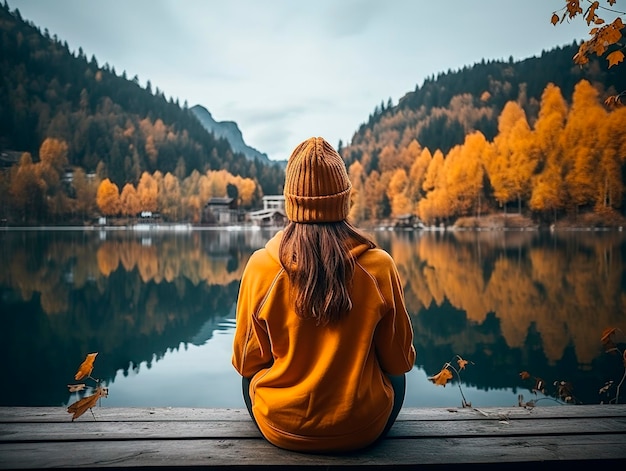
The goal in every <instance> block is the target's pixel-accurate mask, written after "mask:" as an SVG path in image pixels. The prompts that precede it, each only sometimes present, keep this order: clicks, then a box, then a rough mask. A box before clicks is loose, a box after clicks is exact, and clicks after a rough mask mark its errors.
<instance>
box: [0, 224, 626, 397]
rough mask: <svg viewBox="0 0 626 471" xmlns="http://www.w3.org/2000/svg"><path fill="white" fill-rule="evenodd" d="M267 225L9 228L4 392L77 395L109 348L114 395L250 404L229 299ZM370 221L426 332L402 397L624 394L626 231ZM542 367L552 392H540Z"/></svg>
mask: <svg viewBox="0 0 626 471" xmlns="http://www.w3.org/2000/svg"><path fill="white" fill-rule="evenodd" d="M272 235H273V231H264V230H250V229H248V230H232V231H227V230H194V231H190V232H167V231H125V230H107V231H99V230H88V231H82V230H75V231H70V230H54V231H51V230H47V231H46V230H42V231H8V230H2V231H0V267H1V270H0V354H1V357H2V363H1V365H2V366H0V368H1V373H2V378H3V384H4V386H3V387H2V388H0V406H66V405H68V404H69V403H71V402H74V401H75V400H76V399H78V398H80V397H81V394H84V393H73V394H70V393H69V392H68V388H67V385H68V384H73V383H76V381H75V380H74V374H75V373H76V371H77V369H78V366H79V365H80V363H81V362H82V360H83V359H84V358H85V356H86V354H87V353H90V352H98V356H97V358H96V361H95V368H94V370H93V373H92V376H93V377H94V378H98V379H100V380H101V381H102V382H103V383H105V384H106V385H107V386H108V387H109V397H108V398H106V399H102V400H101V406H103V407H114V406H116V407H117V406H141V407H149V406H154V407H156V406H172V407H243V401H242V399H241V393H240V379H239V376H238V375H237V373H236V372H235V371H234V370H233V368H232V366H231V364H230V355H231V342H232V335H233V329H234V307H235V302H236V297H237V291H238V288H239V280H240V278H241V273H242V270H243V268H244V266H245V263H246V261H247V259H248V257H249V256H250V254H251V253H252V252H253V251H254V250H255V249H257V248H259V247H262V246H263V245H264V244H265V242H266V241H267V239H268V238H269V237H271V236H272ZM372 235H373V236H374V237H375V238H376V240H377V242H378V243H379V244H380V245H381V246H382V247H383V248H384V249H386V250H387V251H388V252H389V253H391V255H392V256H393V257H394V259H395V260H396V262H397V264H398V267H399V270H400V273H401V276H402V278H403V281H404V283H405V293H406V300H407V307H408V310H409V313H410V314H411V317H412V322H413V328H414V332H415V341H414V343H415V347H416V350H417V360H416V364H415V366H414V368H413V370H412V371H411V372H410V373H409V375H408V383H407V395H406V402H405V405H406V406H410V407H428V406H435V407H457V406H460V405H461V391H460V390H459V384H460V385H461V388H462V392H463V394H464V395H465V398H466V400H467V401H469V402H471V403H472V405H473V406H476V407H481V406H482V407H487V406H513V405H517V403H518V395H519V394H522V395H523V397H524V400H531V399H540V398H548V397H552V396H554V393H555V387H554V386H553V383H554V382H555V381H568V382H570V383H571V384H572V385H573V387H574V390H573V394H574V396H575V397H576V398H577V399H578V401H579V402H582V403H592V404H594V403H595V404H597V403H600V402H602V401H604V402H607V401H608V400H609V399H611V398H614V397H615V387H613V388H612V389H611V390H610V391H609V392H610V393H611V394H610V395H608V396H607V395H601V394H599V390H600V388H601V387H602V386H604V384H605V383H606V382H607V381H610V380H613V381H615V385H616V384H617V383H618V382H619V380H620V379H621V376H622V374H623V371H624V367H623V365H622V362H621V359H620V358H619V357H618V356H612V355H608V354H606V353H605V352H604V349H603V346H602V343H601V341H600V338H601V336H602V332H603V331H604V329H606V328H610V327H616V328H619V329H621V331H624V332H626V286H625V284H626V281H625V280H624V267H625V261H626V236H625V235H624V234H623V233H621V232H566V233H557V234H550V233H539V232H460V233H432V232H426V233H422V232H391V231H381V232H373V233H372ZM621 341H622V342H623V337H622V339H621ZM619 347H620V348H621V349H622V350H623V347H624V344H623V343H621V344H619ZM456 355H459V356H461V357H462V358H464V359H466V360H469V361H471V362H472V363H471V364H469V365H468V366H467V368H466V369H465V370H464V371H462V372H461V382H460V383H459V381H458V380H457V378H456V377H455V378H454V379H453V381H452V383H449V384H448V385H447V386H446V387H441V386H435V385H434V384H433V383H432V382H430V381H429V380H428V376H432V375H434V374H436V373H437V372H439V371H440V369H441V368H442V367H443V366H444V364H445V363H446V362H452V361H454V360H455V357H456ZM522 371H527V372H529V373H530V375H531V379H529V380H526V381H524V380H522V379H521V378H520V372H522ZM533 378H540V379H542V380H543V382H544V384H545V385H546V390H545V394H542V393H539V394H533V392H532V391H531V389H532V388H533V386H534V385H535V382H534V380H533ZM83 382H84V381H83ZM86 384H87V385H91V384H93V382H91V381H87V382H86ZM624 389H626V386H623V387H622V393H621V396H620V399H619V401H620V403H624V402H626V396H625V394H624V392H623V390H624ZM539 405H545V406H550V405H556V402H555V401H553V400H551V399H542V400H541V401H540V402H539Z"/></svg>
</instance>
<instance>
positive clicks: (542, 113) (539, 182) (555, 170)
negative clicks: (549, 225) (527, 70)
mask: <svg viewBox="0 0 626 471" xmlns="http://www.w3.org/2000/svg"><path fill="white" fill-rule="evenodd" d="M567 113H568V108H567V103H566V102H565V99H564V98H563V95H562V94H561V89H560V88H559V87H557V86H555V85H554V84H548V86H547V87H546V88H545V90H544V91H543V94H542V96H541V104H540V108H539V117H538V118H537V121H536V122H535V128H534V131H533V146H532V149H531V152H533V153H534V154H535V157H534V158H536V159H537V162H538V169H539V172H538V173H537V174H536V175H534V176H533V183H532V185H533V187H532V193H531V196H530V202H529V206H530V209H531V210H533V211H536V212H539V213H547V214H549V213H551V214H552V215H553V217H554V219H556V215H557V212H558V211H559V210H561V209H563V208H564V206H565V198H566V193H565V186H564V181H563V171H562V170H563V141H562V135H563V130H564V128H565V121H566V119H567Z"/></svg>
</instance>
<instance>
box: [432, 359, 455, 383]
mask: <svg viewBox="0 0 626 471" xmlns="http://www.w3.org/2000/svg"><path fill="white" fill-rule="evenodd" d="M446 365H448V363H446ZM428 379H429V380H430V381H432V382H433V383H434V384H436V385H437V386H443V387H444V388H445V387H446V383H447V382H448V380H449V379H452V372H451V371H450V370H449V369H448V368H447V367H444V368H443V369H442V370H441V371H440V372H439V373H437V374H436V375H434V376H429V377H428Z"/></svg>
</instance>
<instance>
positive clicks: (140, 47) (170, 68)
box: [8, 0, 612, 159]
mask: <svg viewBox="0 0 626 471" xmlns="http://www.w3.org/2000/svg"><path fill="white" fill-rule="evenodd" d="M8 3H9V6H10V8H11V10H14V9H15V8H19V10H20V13H21V14H22V17H23V18H25V19H27V20H30V21H32V22H34V23H35V24H36V25H37V26H39V27H40V28H41V30H42V31H43V30H44V29H45V28H48V31H49V32H50V35H55V34H56V35H57V37H58V38H59V39H60V40H62V41H67V42H68V44H69V46H70V50H72V51H76V50H78V48H79V47H82V48H83V51H84V52H85V54H86V55H87V58H91V56H92V55H95V56H96V59H97V60H98V63H99V64H100V65H102V64H104V63H105V62H106V63H108V64H109V65H110V66H112V67H115V70H116V72H117V73H118V74H121V73H122V71H126V74H127V76H128V77H129V78H132V77H133V76H135V75H137V76H138V77H139V81H140V83H141V84H142V85H144V86H145V83H146V81H147V80H150V82H151V84H152V90H153V91H154V90H155V89H156V87H158V88H159V90H161V91H163V92H164V93H165V95H166V97H168V98H169V97H173V98H174V99H176V98H178V99H179V101H180V104H181V105H182V104H183V103H184V102H185V100H186V101H187V103H188V104H189V106H190V107H191V106H193V105H196V104H200V105H202V106H204V107H205V108H207V109H208V110H209V111H210V112H211V114H212V115H213V118H214V119H215V120H217V121H235V122H236V123H237V124H238V125H239V128H240V129H241V131H242V133H243V137H244V140H245V141H246V143H247V144H248V145H250V146H252V147H255V148H256V149H257V150H259V151H261V152H264V153H266V154H268V156H269V157H270V158H272V159H287V158H288V157H289V154H290V153H291V150H292V149H293V148H294V147H295V146H296V145H297V144H299V143H300V142H301V141H303V140H304V139H306V138H308V137H311V136H323V137H325V138H326V139H327V140H328V141H329V142H330V143H331V144H333V145H334V146H336V145H337V143H338V142H339V140H340V139H341V140H342V141H343V142H344V144H347V143H349V142H350V140H351V138H352V136H353V134H354V132H355V131H356V130H357V129H358V127H359V126H360V125H361V124H362V123H364V122H366V121H367V119H368V116H369V115H370V114H371V113H372V112H373V111H374V108H375V107H376V106H377V105H379V104H380V103H381V102H384V103H385V104H386V103H387V101H388V99H389V98H391V100H392V101H393V103H394V104H396V103H397V102H398V100H399V99H400V98H401V97H402V96H404V95H405V94H406V93H407V92H410V91H412V90H414V89H415V86H416V85H419V86H421V85H422V84H423V82H424V79H425V78H427V77H429V76H432V75H435V76H436V75H437V74H438V73H439V72H446V71H448V70H453V71H454V70H458V69H460V68H462V67H463V66H465V65H468V66H471V65H473V64H474V63H476V62H480V61H481V60H482V59H483V58H484V59H486V60H492V59H505V60H507V59H508V58H509V56H512V57H513V58H514V59H515V60H518V59H525V58H527V57H532V56H535V55H540V54H541V52H542V50H549V49H552V48H554V47H556V46H563V45H566V44H571V43H572V41H574V40H581V39H585V38H586V37H587V35H588V28H587V26H586V24H585V23H584V22H583V21H582V20H580V19H576V21H573V22H572V23H570V24H568V23H563V24H561V25H558V26H553V25H552V24H551V23H550V17H551V14H552V12H553V11H554V10H556V9H558V8H561V7H562V5H564V4H565V2H564V1H563V0H526V1H523V2H515V1H513V0H474V1H472V0H446V1H442V0H429V1H425V0H315V1H314V0H106V1H103V0H8ZM611 19H612V18H611Z"/></svg>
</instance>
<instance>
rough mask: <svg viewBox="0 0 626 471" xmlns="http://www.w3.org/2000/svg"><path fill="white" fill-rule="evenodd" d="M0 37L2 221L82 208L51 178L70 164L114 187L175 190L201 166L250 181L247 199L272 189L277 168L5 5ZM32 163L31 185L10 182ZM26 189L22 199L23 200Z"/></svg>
mask: <svg viewBox="0 0 626 471" xmlns="http://www.w3.org/2000/svg"><path fill="white" fill-rule="evenodd" d="M0 38H1V42H0V75H1V77H2V78H1V79H0V80H1V82H0V83H1V86H0V153H1V154H2V161H1V163H2V165H3V166H4V167H12V169H13V173H12V174H7V173H6V172H3V177H2V180H1V182H0V183H1V184H0V192H2V199H3V201H5V203H7V202H8V203H12V204H5V205H3V208H2V212H3V214H2V217H3V218H12V217H15V214H16V213H18V214H19V218H20V219H22V220H25V219H26V217H25V216H26V215H25V212H26V211H31V212H32V211H35V213H36V217H37V218H41V217H43V218H44V220H45V219H48V220H52V219H53V220H59V219H64V218H66V217H68V215H71V214H75V213H76V212H77V211H80V212H84V210H85V208H82V209H81V210H78V208H76V206H77V205H78V206H80V203H81V202H79V201H75V200H76V199H77V198H76V196H75V194H76V193H77V192H78V191H79V190H78V189H77V188H69V189H68V188H65V187H63V185H61V184H60V181H61V180H63V178H64V175H65V174H66V173H67V172H68V171H71V170H73V169H74V170H80V172H82V173H83V174H84V175H91V176H94V177H91V180H90V182H91V184H93V182H94V179H95V182H96V184H99V183H101V182H102V181H103V180H104V179H108V180H109V181H110V182H111V183H113V184H114V185H116V186H117V187H118V188H119V189H120V190H121V189H122V188H123V186H125V185H126V184H131V185H134V186H136V185H138V184H139V181H140V180H141V178H142V176H143V175H144V174H148V175H150V176H152V177H155V178H157V180H159V179H160V178H161V177H165V176H166V175H168V174H170V175H171V176H174V177H175V178H176V179H177V181H178V184H179V185H180V186H183V182H184V180H185V179H187V178H189V177H192V176H194V178H195V180H196V183H197V180H199V179H200V177H201V176H203V175H204V174H205V173H206V172H208V171H213V172H215V171H225V172H227V173H228V174H229V175H231V176H232V178H231V180H232V179H236V178H239V179H249V180H251V181H253V182H254V184H255V185H256V186H257V187H258V188H256V189H255V192H254V193H255V195H256V200H258V198H259V197H260V196H261V195H263V194H266V193H269V194H274V193H277V192H279V191H280V188H281V184H282V180H283V178H284V173H283V170H282V169H281V168H280V166H279V165H276V164H273V163H270V162H261V161H257V160H249V159H246V158H245V156H244V155H243V154H241V153H238V152H234V151H233V150H232V148H231V146H230V145H229V143H228V142H227V141H226V140H225V139H218V138H216V137H215V136H214V135H213V134H211V133H209V132H208V131H207V130H206V129H205V128H204V127H203V126H202V125H201V123H200V122H199V121H198V119H197V118H196V116H195V115H194V114H193V113H192V112H191V111H190V110H189V109H188V107H187V103H184V104H183V105H182V106H181V105H180V104H179V103H178V100H173V99H172V98H170V99H169V100H168V99H166V97H165V93H164V92H163V91H161V90H159V88H158V87H154V89H153V87H152V84H151V83H150V81H147V82H146V86H145V87H142V86H140V85H139V79H138V77H137V76H135V77H132V78H129V77H127V76H126V72H125V71H122V72H121V73H118V71H116V70H115V67H114V66H112V65H109V64H99V63H98V60H97V58H96V57H93V56H92V57H91V58H87V57H86V56H85V54H84V53H83V51H82V49H79V50H78V51H70V50H69V47H68V45H67V43H66V42H63V41H61V40H60V39H58V38H57V37H56V36H53V37H50V34H49V33H48V31H47V30H44V31H43V32H41V31H40V29H39V28H38V27H37V26H36V25H34V24H31V23H29V22H27V21H24V20H23V19H22V17H21V15H20V13H19V11H18V10H14V11H10V9H9V6H8V4H6V2H5V4H4V5H3V6H1V7H0ZM46 140H51V141H49V142H48V144H50V143H51V142H52V143H53V145H47V146H46V147H45V149H47V150H48V151H51V150H54V151H55V152H56V151H58V153H57V154H49V153H48V158H49V159H48V161H47V164H49V165H47V164H46V156H45V155H42V145H43V144H44V143H45V142H46ZM20 159H21V161H20V162H17V161H18V160H20ZM52 161H53V162H52ZM16 162H17V163H16ZM31 164H32V165H34V166H35V167H32V168H30V167H29V169H30V170H31V171H29V172H28V173H32V174H33V175H32V176H33V178H34V181H32V182H30V183H28V184H27V183H26V182H22V183H23V184H22V185H21V186H20V185H17V186H18V187H16V185H15V184H16V181H17V180H18V179H19V178H18V175H17V174H18V173H19V172H18V170H19V167H20V166H22V167H23V168H22V170H24V168H26V167H27V166H29V165H31ZM46 165H47V167H46ZM44 167H46V168H44ZM24 173H26V172H24V171H22V172H21V174H22V176H23V174H24ZM79 179H80V178H79ZM187 183H188V184H187V186H188V187H192V186H193V185H192V183H193V182H187ZM11 184H13V186H14V188H11ZM24 185H26V186H24ZM91 193H95V191H94V190H93V189H92V190H91ZM206 193H207V192H205V194H206ZM209 193H210V192H209ZM25 195H30V197H29V199H30V201H23V198H24V197H25ZM37 195H39V196H41V201H35V200H36V198H37ZM182 196H185V195H181V197H182ZM187 196H189V195H187ZM205 196H206V195H205ZM218 196H226V195H225V194H224V195H218ZM51 200H54V201H55V203H54V205H51V204H50V201H51ZM72 200H74V201H72ZM256 200H255V201H256ZM94 203H95V201H94ZM196 204H200V203H196ZM120 208H121V207H120ZM91 209H94V208H91Z"/></svg>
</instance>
